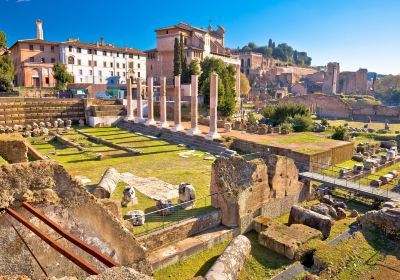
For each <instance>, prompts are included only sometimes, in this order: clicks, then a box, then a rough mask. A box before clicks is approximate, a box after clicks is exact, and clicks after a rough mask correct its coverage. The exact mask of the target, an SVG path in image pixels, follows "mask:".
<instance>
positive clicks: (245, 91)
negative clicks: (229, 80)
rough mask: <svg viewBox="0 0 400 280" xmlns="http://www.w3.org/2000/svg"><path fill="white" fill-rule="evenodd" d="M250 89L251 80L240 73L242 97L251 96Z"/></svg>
mask: <svg viewBox="0 0 400 280" xmlns="http://www.w3.org/2000/svg"><path fill="white" fill-rule="evenodd" d="M250 89H251V88H250V83H249V79H247V77H246V75H245V74H243V73H241V72H240V95H246V96H247V95H249V92H250Z"/></svg>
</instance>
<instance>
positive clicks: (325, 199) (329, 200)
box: [321, 195, 334, 205]
mask: <svg viewBox="0 0 400 280" xmlns="http://www.w3.org/2000/svg"><path fill="white" fill-rule="evenodd" d="M321 202H322V203H325V204H328V205H333V203H334V201H333V198H332V196H330V195H324V196H323V197H322V198H321Z"/></svg>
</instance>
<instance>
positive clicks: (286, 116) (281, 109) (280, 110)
mask: <svg viewBox="0 0 400 280" xmlns="http://www.w3.org/2000/svg"><path fill="white" fill-rule="evenodd" d="M296 115H299V116H307V117H309V118H311V114H310V111H309V110H308V108H307V107H306V106H304V105H302V104H293V103H283V104H279V105H277V106H275V107H273V106H268V107H266V108H264V110H263V116H264V118H267V119H269V120H270V121H271V123H272V124H273V125H280V124H282V123H284V122H293V120H292V119H291V118H294V117H295V116H296Z"/></svg>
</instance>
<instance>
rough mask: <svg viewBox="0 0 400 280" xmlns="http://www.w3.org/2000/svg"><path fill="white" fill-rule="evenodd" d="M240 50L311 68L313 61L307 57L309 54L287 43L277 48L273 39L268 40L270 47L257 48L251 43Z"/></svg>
mask: <svg viewBox="0 0 400 280" xmlns="http://www.w3.org/2000/svg"><path fill="white" fill-rule="evenodd" d="M240 50H242V51H253V52H258V53H261V54H263V55H264V56H266V57H271V58H274V59H279V60H281V61H283V62H288V63H294V64H297V65H300V66H310V65H311V60H312V58H311V57H309V56H308V55H307V52H304V51H297V50H295V49H293V47H291V46H289V45H288V44H286V43H281V44H278V46H276V44H275V42H274V41H272V39H271V38H270V39H269V40H268V45H265V46H257V45H256V44H255V43H253V42H250V43H248V44H247V45H246V46H244V47H242V48H241V49H240Z"/></svg>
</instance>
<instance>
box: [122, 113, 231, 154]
mask: <svg viewBox="0 0 400 280" xmlns="http://www.w3.org/2000/svg"><path fill="white" fill-rule="evenodd" d="M117 126H118V127H120V128H123V129H127V130H130V131H133V132H139V133H142V134H144V135H151V136H155V137H160V138H161V139H163V140H165V141H168V142H171V143H175V144H185V145H187V146H189V147H193V148H195V149H198V150H202V151H206V152H209V153H212V154H216V155H220V154H227V155H228V154H232V153H231V152H229V151H230V150H228V148H227V147H226V146H225V145H224V144H223V143H220V142H217V141H211V140H207V139H206V138H204V137H203V136H201V135H195V136H191V135H187V134H186V133H185V132H174V131H172V130H170V129H167V128H162V129H160V128H158V127H156V126H145V125H143V124H135V123H132V122H126V121H121V122H119V123H118V125H117Z"/></svg>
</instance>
